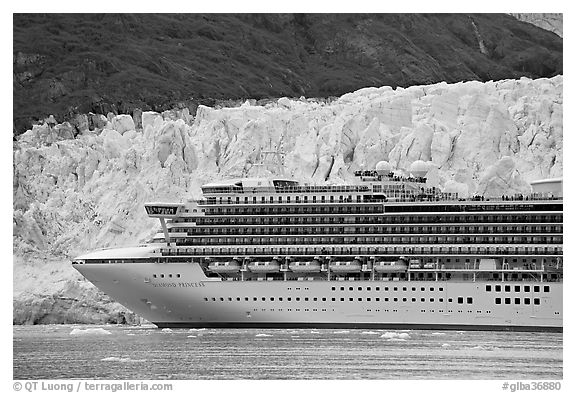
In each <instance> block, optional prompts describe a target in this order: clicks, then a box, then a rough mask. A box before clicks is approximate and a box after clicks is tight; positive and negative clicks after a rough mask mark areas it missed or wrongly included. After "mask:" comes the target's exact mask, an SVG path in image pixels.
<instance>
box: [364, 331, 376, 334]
mask: <svg viewBox="0 0 576 393" xmlns="http://www.w3.org/2000/svg"><path fill="white" fill-rule="evenodd" d="M360 334H380V333H378V332H373V331H367V332H362V333H360Z"/></svg>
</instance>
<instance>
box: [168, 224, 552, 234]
mask: <svg viewBox="0 0 576 393" xmlns="http://www.w3.org/2000/svg"><path fill="white" fill-rule="evenodd" d="M562 229H563V228H562V226H560V225H519V226H518V225H514V226H489V225H482V226H478V225H476V226H467V225H463V226H442V227H441V226H428V227H415V226H412V227H408V226H389V227H381V226H356V225H350V226H323V227H319V226H306V227H302V226H301V227H297V226H288V227H287V226H283V227H280V226H276V227H263V226H254V227H245V226H243V227H216V226H213V227H204V226H194V227H171V228H169V232H170V233H186V234H188V235H189V236H194V235H199V236H203V235H210V236H212V235H234V236H238V235H251V236H253V235H313V234H318V235H321V234H326V235H327V234H378V235H385V234H410V235H413V236H428V235H438V234H456V233H458V234H463V235H464V236H470V235H471V234H499V233H506V234H551V233H560V234H561V233H562Z"/></svg>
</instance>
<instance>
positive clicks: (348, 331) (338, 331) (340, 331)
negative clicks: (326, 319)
mask: <svg viewBox="0 0 576 393" xmlns="http://www.w3.org/2000/svg"><path fill="white" fill-rule="evenodd" d="M346 333H350V330H337V331H335V332H334V334H346Z"/></svg>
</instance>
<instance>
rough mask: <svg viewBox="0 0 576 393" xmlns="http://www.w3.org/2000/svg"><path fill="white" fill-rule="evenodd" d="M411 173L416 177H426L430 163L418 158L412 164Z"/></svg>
mask: <svg viewBox="0 0 576 393" xmlns="http://www.w3.org/2000/svg"><path fill="white" fill-rule="evenodd" d="M409 171H410V173H411V174H412V175H414V176H416V177H424V176H425V175H426V173H428V164H426V163H425V162H424V161H422V160H417V161H414V162H413V163H412V165H410V170H409Z"/></svg>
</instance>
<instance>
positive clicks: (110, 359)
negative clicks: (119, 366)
mask: <svg viewBox="0 0 576 393" xmlns="http://www.w3.org/2000/svg"><path fill="white" fill-rule="evenodd" d="M101 361H102V362H120V363H141V362H145V361H146V360H145V359H130V358H119V357H116V356H110V357H107V358H104V359H101Z"/></svg>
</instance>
